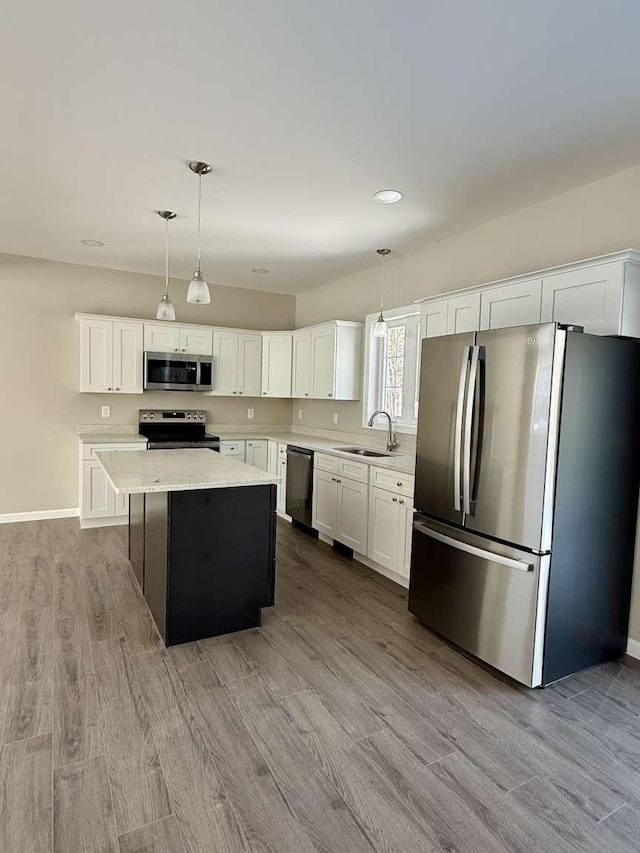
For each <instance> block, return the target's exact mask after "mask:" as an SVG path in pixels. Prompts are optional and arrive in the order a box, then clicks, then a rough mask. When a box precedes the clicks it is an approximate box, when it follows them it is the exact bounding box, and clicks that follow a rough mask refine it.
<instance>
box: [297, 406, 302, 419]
mask: <svg viewBox="0 0 640 853" xmlns="http://www.w3.org/2000/svg"><path fill="white" fill-rule="evenodd" d="M298 420H299V421H301V420H302V409H298Z"/></svg>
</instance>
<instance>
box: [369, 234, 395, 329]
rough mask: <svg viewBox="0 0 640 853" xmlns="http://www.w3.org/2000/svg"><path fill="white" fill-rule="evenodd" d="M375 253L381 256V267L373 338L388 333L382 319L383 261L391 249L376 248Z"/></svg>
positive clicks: (385, 322)
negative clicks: (378, 304) (377, 313)
mask: <svg viewBox="0 0 640 853" xmlns="http://www.w3.org/2000/svg"><path fill="white" fill-rule="evenodd" d="M376 251H377V253H378V254H379V255H380V256H381V257H382V269H381V270H380V316H379V317H378V319H377V320H376V324H375V326H374V327H373V336H374V338H386V337H387V333H388V331H389V330H388V328H387V321H386V320H385V319H384V314H383V307H384V272H385V270H384V262H385V258H386V257H387V255H388V254H389V253H390V252H391V249H376Z"/></svg>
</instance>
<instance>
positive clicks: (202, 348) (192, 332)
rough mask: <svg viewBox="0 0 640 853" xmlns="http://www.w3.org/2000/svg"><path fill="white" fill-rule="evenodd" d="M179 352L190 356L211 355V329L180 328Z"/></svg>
mask: <svg viewBox="0 0 640 853" xmlns="http://www.w3.org/2000/svg"><path fill="white" fill-rule="evenodd" d="M180 352H188V353H190V354H191V355H212V354H213V333H212V330H211V329H198V328H195V327H194V328H190V327H189V326H181V327H180Z"/></svg>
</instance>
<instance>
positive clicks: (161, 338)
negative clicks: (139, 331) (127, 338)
mask: <svg viewBox="0 0 640 853" xmlns="http://www.w3.org/2000/svg"><path fill="white" fill-rule="evenodd" d="M144 348H145V350H146V351H147V352H188V353H190V354H191V355H211V354H212V330H211V329H208V328H205V327H199V326H177V325H176V324H175V323H167V322H163V323H145V324H144Z"/></svg>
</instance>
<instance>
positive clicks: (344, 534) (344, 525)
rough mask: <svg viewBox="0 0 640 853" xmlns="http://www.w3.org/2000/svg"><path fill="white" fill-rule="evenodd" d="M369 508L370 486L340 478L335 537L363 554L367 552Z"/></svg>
mask: <svg viewBox="0 0 640 853" xmlns="http://www.w3.org/2000/svg"><path fill="white" fill-rule="evenodd" d="M368 510H369V486H368V485H367V484H366V483H356V482H355V480H343V479H341V478H339V479H338V512H337V518H336V528H337V529H336V534H335V538H336V539H337V540H338V541H339V542H342V543H343V544H344V545H348V546H349V548H353V550H354V551H358V552H360V553H361V554H366V552H367V521H368V519H367V516H368Z"/></svg>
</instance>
